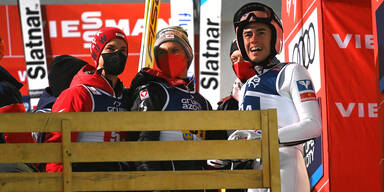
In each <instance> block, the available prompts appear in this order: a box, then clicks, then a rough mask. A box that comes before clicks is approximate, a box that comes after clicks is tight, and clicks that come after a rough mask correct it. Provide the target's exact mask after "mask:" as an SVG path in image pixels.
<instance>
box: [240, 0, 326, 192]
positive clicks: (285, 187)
mask: <svg viewBox="0 0 384 192" xmlns="http://www.w3.org/2000/svg"><path fill="white" fill-rule="evenodd" d="M234 27H235V30H236V36H237V40H238V46H239V49H240V50H241V52H242V55H243V57H244V59H246V60H248V61H250V62H252V64H253V66H254V70H255V72H256V75H255V76H253V77H252V78H250V79H248V81H247V82H246V83H245V85H244V86H243V87H242V88H241V91H240V95H239V108H240V110H262V109H271V108H275V109H277V120H278V137H279V143H280V148H279V152H280V166H281V169H280V174H281V189H282V192H309V191H310V185H309V179H308V175H307V171H306V167H305V162H304V158H303V147H302V145H301V144H302V143H304V142H305V141H307V140H309V139H312V138H315V137H318V136H320V134H321V114H320V106H319V103H318V101H317V99H316V94H315V91H314V87H313V84H312V80H311V77H310V75H309V73H308V72H307V70H306V69H305V68H304V67H303V66H301V65H298V64H295V63H280V62H279V61H278V60H277V59H276V58H275V55H276V54H278V53H280V51H281V46H282V34H283V29H282V25H281V23H280V19H279V18H278V17H277V16H276V14H275V13H274V12H273V10H272V9H271V8H270V7H268V6H266V5H264V4H261V3H248V4H246V5H244V6H243V7H241V8H240V9H239V10H238V11H237V12H236V13H235V16H234ZM234 134H236V132H235V133H234ZM248 191H256V189H248Z"/></svg>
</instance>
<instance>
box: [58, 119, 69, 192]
mask: <svg viewBox="0 0 384 192" xmlns="http://www.w3.org/2000/svg"><path fill="white" fill-rule="evenodd" d="M61 123H62V125H61V126H62V130H61V132H62V146H63V149H62V152H63V186H64V187H63V188H64V192H72V164H71V158H72V152H71V125H70V122H69V120H66V119H64V120H62V122H61Z"/></svg>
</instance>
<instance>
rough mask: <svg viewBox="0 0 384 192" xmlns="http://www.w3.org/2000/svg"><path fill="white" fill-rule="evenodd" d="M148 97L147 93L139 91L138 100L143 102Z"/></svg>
mask: <svg viewBox="0 0 384 192" xmlns="http://www.w3.org/2000/svg"><path fill="white" fill-rule="evenodd" d="M148 97H149V94H148V91H147V90H141V91H140V99H141V100H144V99H146V98H148Z"/></svg>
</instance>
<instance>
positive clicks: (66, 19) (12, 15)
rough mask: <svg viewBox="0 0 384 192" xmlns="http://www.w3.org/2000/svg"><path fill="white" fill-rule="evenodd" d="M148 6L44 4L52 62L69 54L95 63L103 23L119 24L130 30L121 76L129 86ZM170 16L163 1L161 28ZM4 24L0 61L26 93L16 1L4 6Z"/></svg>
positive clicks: (0, 9) (0, 21)
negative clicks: (92, 47)
mask: <svg viewBox="0 0 384 192" xmlns="http://www.w3.org/2000/svg"><path fill="white" fill-rule="evenodd" d="M144 10H145V4H144V3H126V4H84V5H81V4H75V5H45V6H42V15H43V20H44V23H45V25H44V34H45V44H46V45H45V46H46V51H47V58H48V63H49V62H50V61H51V60H52V59H53V58H54V57H55V56H57V55H62V54H68V55H72V56H75V57H78V58H80V59H83V60H85V61H87V62H88V63H91V64H92V63H93V61H92V59H91V57H90V51H89V46H90V41H91V40H92V37H93V34H94V33H96V31H97V29H99V28H100V27H104V26H117V27H119V28H120V29H122V30H123V31H124V32H125V33H126V35H127V39H128V52H129V55H128V61H127V65H126V70H125V71H124V73H123V74H122V75H121V76H120V78H121V79H122V81H123V83H124V85H125V86H126V87H128V86H129V84H130V81H131V80H132V78H133V77H134V75H135V74H136V73H137V69H138V63H139V57H140V45H141V36H142V32H143V30H144V22H145V21H144ZM169 18H170V6H169V3H162V4H161V8H160V14H159V21H158V28H159V29H160V28H163V27H165V26H168V23H169ZM0 26H1V27H0V36H1V37H2V38H3V40H4V43H5V56H4V58H3V60H2V61H0V64H1V65H2V66H3V67H5V68H6V69H7V70H9V71H10V73H11V74H12V75H13V76H14V77H16V79H17V80H19V81H20V82H22V83H23V84H24V85H25V86H24V87H23V88H22V89H21V92H22V94H23V95H24V96H26V95H28V87H27V78H26V73H25V61H24V51H23V42H22V36H21V35H22V34H21V27H20V17H19V11H18V7H17V6H16V5H1V6H0ZM48 67H49V66H48Z"/></svg>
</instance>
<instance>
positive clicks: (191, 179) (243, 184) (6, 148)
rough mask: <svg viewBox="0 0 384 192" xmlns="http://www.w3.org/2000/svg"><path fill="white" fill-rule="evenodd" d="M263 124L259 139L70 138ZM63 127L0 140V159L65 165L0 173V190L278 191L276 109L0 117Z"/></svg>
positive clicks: (24, 126) (27, 128)
mask: <svg viewBox="0 0 384 192" xmlns="http://www.w3.org/2000/svg"><path fill="white" fill-rule="evenodd" d="M235 129H236V130H239V129H240V130H247V129H253V130H256V129H261V130H262V139H261V140H236V141H227V140H204V141H148V142H116V143H108V142H104V143H85V142H84V143H78V142H71V139H70V135H71V132H91V131H92V132H93V131H143V130H147V131H148V130H156V131H160V130H235ZM36 131H37V132H62V135H63V139H62V142H61V143H34V144H0V163H48V162H62V163H63V165H64V168H63V172H62V173H0V191H1V192H6V191H28V192H32V191H39V192H40V191H50V192H53V191H64V192H71V191H124V190H131V191H140V190H171V189H173V190H183V189H186V190H187V189H221V188H227V189H230V188H260V187H262V188H271V191H272V192H279V191H280V165H279V164H280V162H279V151H278V147H279V146H278V137H277V118H276V110H265V111H264V110H263V111H185V112H180V111H178V112H176V111H167V112H115V113H108V112H93V113H88V112H82V113H50V114H42V113H40V114H38V113H24V114H16V113H7V114H0V132H3V133H6V132H36ZM253 158H261V159H262V162H263V169H262V170H202V171H199V170H196V171H195V170H194V171H144V172H139V171H126V172H72V168H71V163H73V162H121V161H163V160H206V159H253Z"/></svg>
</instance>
